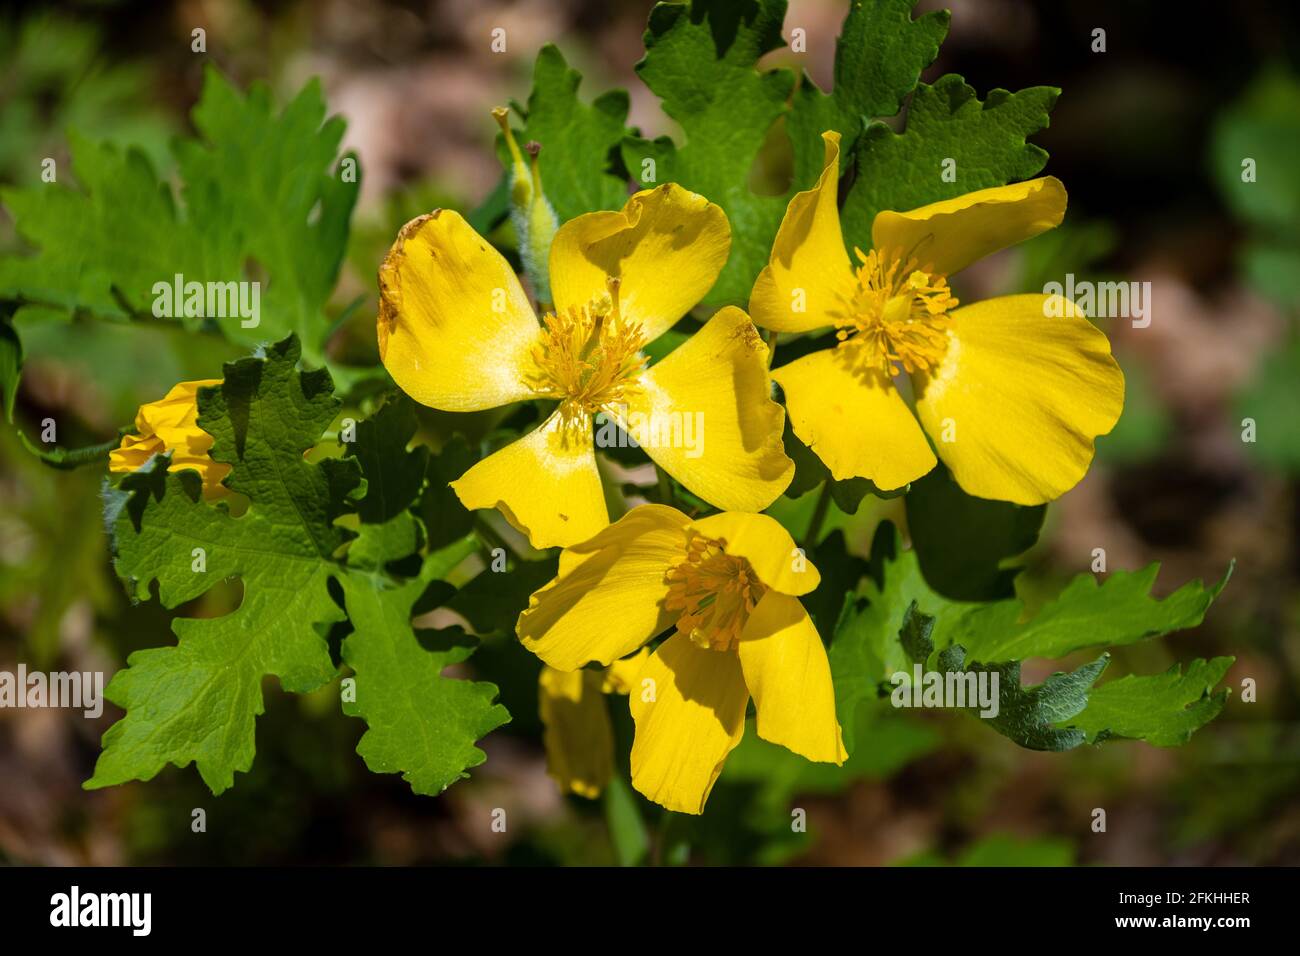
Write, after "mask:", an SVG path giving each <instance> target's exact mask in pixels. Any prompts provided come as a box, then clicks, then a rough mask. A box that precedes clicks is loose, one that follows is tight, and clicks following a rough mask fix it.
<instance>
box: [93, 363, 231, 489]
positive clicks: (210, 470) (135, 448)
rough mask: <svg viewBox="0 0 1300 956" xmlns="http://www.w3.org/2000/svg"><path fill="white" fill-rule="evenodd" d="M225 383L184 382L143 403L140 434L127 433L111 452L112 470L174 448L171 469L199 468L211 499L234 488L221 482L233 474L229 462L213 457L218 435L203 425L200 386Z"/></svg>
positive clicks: (138, 418)
mask: <svg viewBox="0 0 1300 956" xmlns="http://www.w3.org/2000/svg"><path fill="white" fill-rule="evenodd" d="M220 384H221V379H219V378H209V379H202V380H200V381H197V382H180V383H178V384H176V385H174V386H172V388H171V390H170V391H169V392H168V393H167V394H166V395H164V396H163V397H162V398H160V399H158V401H156V402H149V403H147V404H145V405H141V406H140V409H139V411H138V412H136V416H135V427H136V431H138V432H139V434H138V435H124V436H123V437H122V443H121V444H120V445H119V446H118V447H117V448H115V449H113V450H112V451H111V452H109V456H108V462H109V465H108V467H109V470H110V471H115V472H126V471H135V470H136V469H137V468H140V467H142V466H143V465H144V464H145V463H146V462H147V461H148V460H149V459H150V458H151V457H152V456H153V455H155V454H162V453H163V452H167V451H170V452H171V455H172V457H171V464H170V465H168V466H167V470H168V471H184V470H186V469H190V470H193V471H197V472H198V473H199V477H200V478H201V479H202V480H203V497H204V498H205V499H206V500H208V501H213V500H216V499H218V498H225V497H228V496H229V495H230V490H229V489H228V488H226V486H225V485H223V484H222V483H221V482H222V480H223V479H224V478H225V477H226V475H228V474H230V469H231V466H230V465H229V464H227V463H226V462H219V461H213V460H212V458H211V456H210V455H209V452H211V451H212V445H213V443H214V439H213V437H212V436H211V435H209V434H208V433H207V432H205V431H204V430H203V429H202V428H200V427H199V424H198V417H199V408H198V394H199V389H200V388H211V387H214V386H217V385H220Z"/></svg>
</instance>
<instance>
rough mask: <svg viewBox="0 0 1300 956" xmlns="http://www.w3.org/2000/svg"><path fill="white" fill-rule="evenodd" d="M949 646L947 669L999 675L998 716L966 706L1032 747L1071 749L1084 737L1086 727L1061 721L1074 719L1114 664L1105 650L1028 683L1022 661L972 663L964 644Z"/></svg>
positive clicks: (1039, 748)
mask: <svg viewBox="0 0 1300 956" xmlns="http://www.w3.org/2000/svg"><path fill="white" fill-rule="evenodd" d="M950 650H951V651H952V653H951V654H948V655H947V656H946V659H945V660H944V662H943V664H942V665H941V670H942V671H943V672H944V673H953V672H957V673H962V674H973V675H974V676H975V679H976V680H979V679H980V677H981V675H984V674H989V675H992V674H997V675H998V709H997V714H996V716H987V717H986V716H983V715H982V714H980V712H979V709H978V708H977V707H967V708H966V709H967V711H968V712H970V713H973V714H977V715H979V719H980V720H983V721H984V722H986V723H987V724H988V725H989V726H990V727H992V728H993V729H994V730H996V731H997V732H998V733H1000V734H1001V735H1002V736H1004V737H1007V738H1009V739H1010V740H1014V741H1015V742H1016V743H1018V744H1019V745H1020V746H1022V747H1025V748H1028V749H1029V750H1072V749H1073V748H1075V747H1077V746H1079V744H1081V743H1083V742H1084V740H1085V739H1086V735H1085V734H1084V732H1083V731H1082V730H1077V729H1075V728H1074V727H1073V726H1066V727H1064V728H1062V727H1058V726H1056V725H1057V724H1066V725H1069V724H1071V718H1073V717H1075V716H1076V715H1077V714H1079V713H1080V712H1081V711H1082V710H1083V709H1084V707H1086V706H1087V704H1088V690H1089V688H1091V687H1092V685H1093V684H1094V683H1096V681H1097V678H1098V677H1100V676H1101V672H1102V671H1104V670H1105V669H1106V665H1107V664H1109V663H1110V655H1109V654H1102V655H1101V657H1099V658H1097V659H1096V660H1095V661H1093V662H1092V663H1091V664H1085V665H1084V666H1083V667H1080V668H1079V669H1078V670H1074V671H1070V672H1068V673H1065V672H1060V671H1058V672H1057V673H1055V674H1053V675H1052V676H1051V677H1049V678H1047V680H1045V681H1043V682H1042V683H1041V684H1038V685H1035V686H1033V687H1023V686H1021V684H1020V662H1019V661H1008V662H1006V663H1002V664H982V663H977V662H972V663H971V664H970V665H966V663H965V660H964V658H965V655H964V654H963V653H962V648H961V647H960V646H955V647H953V648H951V649H950ZM985 680H990V678H985Z"/></svg>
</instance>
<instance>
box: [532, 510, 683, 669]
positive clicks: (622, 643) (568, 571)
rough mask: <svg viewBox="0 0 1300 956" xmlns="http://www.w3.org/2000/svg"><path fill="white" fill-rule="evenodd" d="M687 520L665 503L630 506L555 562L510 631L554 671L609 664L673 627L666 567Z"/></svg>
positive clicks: (677, 551)
mask: <svg viewBox="0 0 1300 956" xmlns="http://www.w3.org/2000/svg"><path fill="white" fill-rule="evenodd" d="M686 524H687V518H686V516H685V515H683V514H681V512H679V511H676V510H674V509H672V508H666V507H664V506H663V505H642V506H640V507H639V508H633V509H632V510H631V511H629V512H628V513H627V514H625V515H624V516H623V517H622V518H620V519H619V520H618V521H616V522H615V523H614V524H612V525H610V526H609V527H607V528H606V529H605V530H603V531H601V532H600V533H599V534H598V535H596V536H595V537H594V538H592V539H591V540H590V541H585V542H583V543H582V544H581V545H579V546H577V547H576V548H574V549H571V550H566V551H565V552H564V553H563V554H562V555H561V556H560V572H559V574H558V576H557V577H556V578H555V580H554V581H552V582H551V583H550V584H548V585H546V586H545V587H544V588H541V589H540V590H538V591H537V592H535V593H534V594H533V596H532V597H531V598H530V599H529V602H528V609H527V610H526V611H524V612H523V613H522V614H520V615H519V623H518V625H517V627H516V630H517V631H518V633H519V639H520V640H521V641H522V642H523V644H524V646H525V647H527V648H528V649H529V650H530V651H532V652H533V653H534V654H536V655H537V656H538V657H540V658H541V659H542V660H544V661H545V662H546V663H547V664H550V665H551V666H552V667H556V668H559V669H560V670H576V669H577V668H579V667H582V666H583V665H584V664H587V663H588V662H590V661H599V662H600V663H602V664H609V663H610V662H611V661H615V660H618V659H619V658H621V657H625V656H627V655H628V654H630V653H631V652H632V651H634V650H636V649H637V648H639V647H640V646H641V645H642V644H644V643H645V642H646V641H648V640H649V639H650V638H652V637H654V636H655V635H656V634H658V633H660V632H661V631H663V630H666V629H667V628H668V627H669V626H671V624H672V622H673V620H675V617H676V615H675V614H674V613H670V612H667V611H665V610H664V609H663V606H662V605H663V600H664V598H665V597H666V596H667V594H668V584H667V582H666V581H665V580H664V577H665V575H666V574H667V572H668V569H669V568H670V567H672V566H673V565H675V564H677V563H678V562H680V561H681V560H682V559H683V558H684V557H685V549H686V536H685V532H684V530H683V529H684V528H685V526H686Z"/></svg>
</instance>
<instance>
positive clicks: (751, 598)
mask: <svg viewBox="0 0 1300 956" xmlns="http://www.w3.org/2000/svg"><path fill="white" fill-rule="evenodd" d="M819 580H820V576H819V575H818V573H817V569H816V568H814V567H813V566H812V565H811V564H810V563H808V561H807V560H806V559H805V558H804V556H803V553H802V552H801V551H800V550H799V549H797V548H796V547H795V544H794V541H793V540H791V538H790V535H789V534H787V533H786V531H785V529H784V528H782V527H781V525H779V524H778V523H777V522H776V521H775V519H773V518H771V517H768V516H767V515H761V514H742V513H736V512H728V513H723V514H717V515H712V516H710V517H707V518H699V519H696V520H694V521H692V520H691V519H690V518H687V517H686V516H685V515H683V514H682V513H681V512H679V511H677V510H676V509H673V508H669V507H666V506H664V505H642V506H640V507H638V508H634V509H632V511H630V512H628V513H627V514H626V515H624V516H623V517H622V518H620V519H619V520H618V521H617V522H615V523H614V524H612V525H610V526H609V527H607V528H606V529H605V530H603V531H601V532H600V533H599V534H597V535H596V536H595V537H593V538H591V539H590V540H589V541H585V542H583V543H581V544H578V545H575V546H573V547H571V548H568V549H566V550H565V551H563V552H562V553H561V555H560V566H559V573H558V575H557V577H556V578H555V580H554V581H552V582H551V583H550V584H548V585H546V586H545V587H544V588H542V589H541V590H539V591H537V592H536V593H535V594H534V595H533V596H532V598H531V599H530V601H529V605H528V609H527V610H526V611H524V612H523V613H522V614H521V615H520V616H519V623H518V633H519V638H520V640H522V641H523V643H524V645H525V646H526V647H528V648H529V649H530V650H531V651H533V652H534V653H535V654H537V656H538V657H540V658H541V659H542V660H543V661H545V662H546V663H547V664H548V665H549V666H550V667H552V668H554V669H555V670H557V671H567V672H577V673H578V674H579V675H581V674H585V673H586V672H585V671H580V670H579V668H581V667H582V666H583V665H584V664H587V663H588V662H589V661H599V662H600V663H602V664H610V663H611V662H613V661H617V660H619V659H620V658H623V657H626V656H627V655H628V654H630V653H632V652H633V651H635V650H637V649H638V648H640V647H642V645H644V644H646V643H647V642H648V641H649V640H651V639H652V638H654V637H655V636H656V635H658V634H660V633H662V632H663V631H665V630H667V629H668V628H675V632H674V633H673V634H672V636H670V637H668V638H667V639H666V640H665V641H663V643H661V644H660V645H659V646H658V647H657V648H655V650H654V653H652V654H651V655H650V656H649V657H648V658H646V660H645V662H644V664H643V665H642V666H641V667H639V668H638V669H637V671H636V673H635V676H633V677H632V678H631V679H630V685H631V708H632V717H633V719H634V720H635V722H636V739H635V742H634V744H633V747H632V785H633V786H635V787H636V788H637V790H639V791H640V792H641V793H643V794H645V795H646V796H647V797H648V798H649V799H651V800H653V801H655V802H656V803H659V804H662V805H663V806H665V807H667V808H668V809H669V810H676V811H679V812H682V813H700V812H702V811H703V809H704V802H705V801H706V800H707V799H708V796H709V791H710V790H712V789H713V784H714V782H715V781H716V780H717V779H718V774H719V773H721V772H722V765H723V762H724V761H725V760H726V758H727V754H728V753H730V752H731V750H732V748H733V747H735V746H736V744H738V743H739V742H740V738H741V735H742V734H743V733H744V729H745V710H746V708H747V707H748V705H749V699H750V697H751V696H753V698H754V706H755V710H756V711H757V715H758V716H757V727H758V735H759V736H760V737H762V738H763V739H765V740H770V741H772V742H773V743H777V744H780V745H782V746H783V747H787V748H789V749H790V750H792V751H794V752H795V753H797V754H800V755H801V756H804V757H806V758H808V759H809V760H819V761H825V762H829V763H836V764H839V763H842V762H843V761H844V759H845V757H846V756H847V754H846V753H845V751H844V744H843V741H842V739H841V736H840V725H839V722H838V721H837V720H836V717H835V693H834V690H833V688H832V686H831V671H830V663H829V661H828V660H827V657H826V650H825V648H824V647H823V646H822V642H821V638H820V637H818V635H817V629H816V628H815V627H814V626H813V623H812V620H811V619H810V618H809V617H808V614H807V612H806V611H804V609H803V605H802V604H801V603H800V602H799V595H801V594H807V593H809V592H810V591H812V590H813V589H814V588H816V587H817V584H818V581H819ZM592 680H593V681H594V679H592Z"/></svg>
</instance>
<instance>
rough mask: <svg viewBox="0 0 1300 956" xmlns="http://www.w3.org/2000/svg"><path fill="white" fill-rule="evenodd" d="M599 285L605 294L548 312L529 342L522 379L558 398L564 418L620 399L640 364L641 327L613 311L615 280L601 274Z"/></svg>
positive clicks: (643, 363) (641, 368)
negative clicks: (528, 367)
mask: <svg viewBox="0 0 1300 956" xmlns="http://www.w3.org/2000/svg"><path fill="white" fill-rule="evenodd" d="M605 285H606V288H607V289H608V290H609V294H608V295H605V296H601V297H600V298H599V299H597V300H595V301H593V302H591V303H589V304H587V305H585V306H581V307H576V308H575V307H570V308H569V309H568V310H567V311H565V312H562V313H560V312H551V313H548V314H547V316H546V318H545V319H543V320H542V335H541V338H540V340H539V341H538V343H537V344H536V345H534V346H533V352H532V359H533V365H534V367H535V368H534V371H533V372H532V374H531V375H529V377H528V379H527V381H528V384H529V385H531V386H532V387H533V388H535V389H537V390H538V391H539V392H541V393H543V394H545V395H549V396H551V397H554V398H558V399H560V401H561V402H562V405H561V413H562V414H563V415H564V417H565V418H566V419H568V418H573V417H577V416H579V415H582V414H594V413H595V412H597V411H598V410H600V409H601V408H605V407H608V406H610V405H618V404H622V403H624V402H625V401H626V400H627V398H628V397H629V395H630V393H631V392H632V391H633V390H634V389H635V388H636V379H637V377H638V376H639V375H640V374H641V373H642V372H643V371H644V370H645V367H646V358H645V356H644V355H642V354H641V348H642V346H644V345H645V333H644V332H643V331H642V329H641V326H640V325H639V324H637V323H632V322H625V321H624V320H623V318H622V316H621V315H620V314H619V308H618V280H617V279H607V280H606V282H605Z"/></svg>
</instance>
